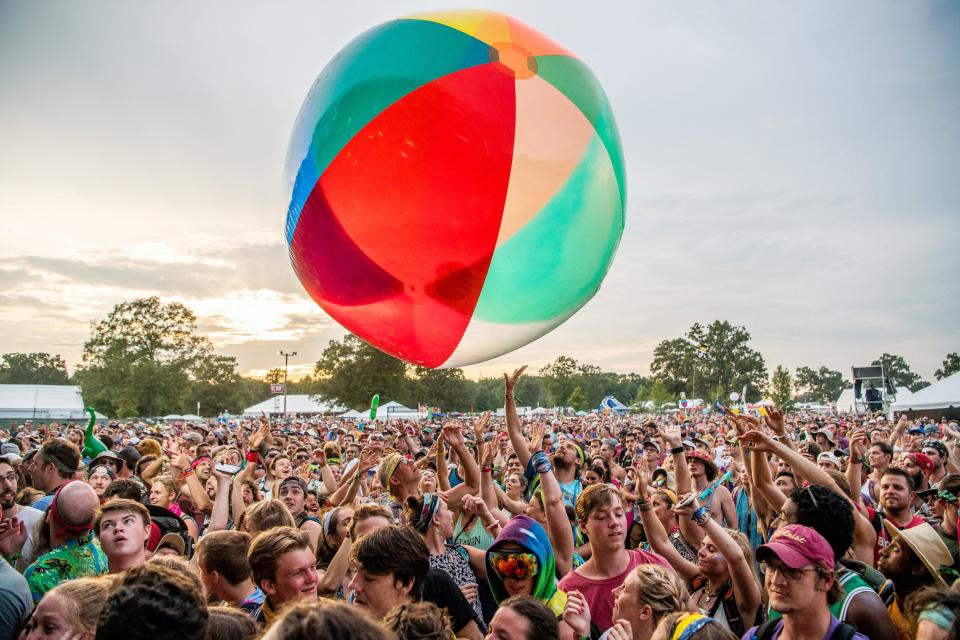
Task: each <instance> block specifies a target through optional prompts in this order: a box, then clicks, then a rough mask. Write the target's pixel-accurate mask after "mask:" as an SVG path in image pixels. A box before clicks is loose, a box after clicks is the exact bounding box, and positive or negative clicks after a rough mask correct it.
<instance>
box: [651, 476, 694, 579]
mask: <svg viewBox="0 0 960 640" xmlns="http://www.w3.org/2000/svg"><path fill="white" fill-rule="evenodd" d="M649 481H650V478H649V475H648V474H647V473H646V470H638V472H637V497H638V499H639V502H640V520H641V521H642V522H643V530H644V531H645V532H646V534H647V541H648V542H649V543H650V546H651V547H652V548H653V550H654V551H656V552H657V553H659V554H660V555H661V556H663V557H664V558H666V559H667V562H669V563H670V565H671V566H672V567H673V568H674V569H675V570H676V572H677V573H679V574H680V575H681V576H683V577H684V578H686V579H687V580H692V579H693V578H694V577H696V576H697V574H699V573H700V570H699V569H698V568H697V565H695V564H693V563H692V562H690V561H689V560H687V559H686V558H684V557H683V556H682V555H680V552H679V551H677V548H676V547H674V546H673V543H671V542H670V539H669V538H668V537H667V532H666V530H665V529H664V528H663V523H662V522H660V518H658V517H657V514H655V513H654V512H653V504H652V503H651V502H650V492H649V491H648V488H647V487H648V483H649Z"/></svg>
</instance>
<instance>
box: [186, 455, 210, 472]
mask: <svg viewBox="0 0 960 640" xmlns="http://www.w3.org/2000/svg"><path fill="white" fill-rule="evenodd" d="M204 462H206V463H207V464H210V456H200V457H199V458H197V459H196V460H194V461H193V462H191V463H190V468H191V469H196V468H197V467H199V466H200V465H201V464H203V463H204Z"/></svg>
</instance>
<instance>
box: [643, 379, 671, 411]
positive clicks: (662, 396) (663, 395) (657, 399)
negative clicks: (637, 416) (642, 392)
mask: <svg viewBox="0 0 960 640" xmlns="http://www.w3.org/2000/svg"><path fill="white" fill-rule="evenodd" d="M675 399H676V396H674V395H673V394H672V393H670V391H669V390H668V389H667V385H666V384H664V382H663V380H660V379H659V378H657V379H656V380H654V382H653V386H652V387H650V396H649V398H648V400H649V402H651V403H653V410H654V412H656V413H661V412H662V411H663V405H665V404H667V403H668V402H672V401H674V400H675Z"/></svg>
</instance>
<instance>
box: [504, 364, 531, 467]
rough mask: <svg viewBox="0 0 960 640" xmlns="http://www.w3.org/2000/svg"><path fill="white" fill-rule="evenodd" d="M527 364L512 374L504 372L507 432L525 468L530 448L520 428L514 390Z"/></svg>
mask: <svg viewBox="0 0 960 640" xmlns="http://www.w3.org/2000/svg"><path fill="white" fill-rule="evenodd" d="M526 369H527V365H523V366H522V367H520V368H519V369H517V370H516V371H514V372H513V375H512V376H508V375H507V374H503V408H504V411H505V412H506V414H507V434H508V435H509V436H510V443H511V444H512V445H513V450H514V451H515V452H516V454H517V457H518V458H520V464H521V466H523V468H524V469H526V468H527V463H528V462H529V461H530V449H528V448H527V441H526V440H524V438H523V429H521V428H520V416H518V415H517V402H516V400H515V399H514V397H513V391H514V389H515V388H516V386H517V380H519V379H520V376H522V375H523V372H524V371H526Z"/></svg>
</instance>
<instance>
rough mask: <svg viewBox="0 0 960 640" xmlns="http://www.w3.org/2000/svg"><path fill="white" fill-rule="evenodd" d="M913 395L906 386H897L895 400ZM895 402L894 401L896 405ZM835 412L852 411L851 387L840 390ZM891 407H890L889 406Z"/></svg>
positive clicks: (861, 405)
mask: <svg viewBox="0 0 960 640" xmlns="http://www.w3.org/2000/svg"><path fill="white" fill-rule="evenodd" d="M912 395H913V392H912V391H910V389H908V388H906V387H897V402H900V401H901V400H905V399H908V398H910V397H911V396H912ZM896 404H897V403H894V405H896ZM836 405H837V413H853V412H854V397H853V387H850V388H849V389H844V390H843V391H841V392H840V397H838V398H837V402H836ZM860 408H861V411H864V410H865V409H864V404H863V400H861V401H860ZM891 408H892V407H891Z"/></svg>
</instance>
